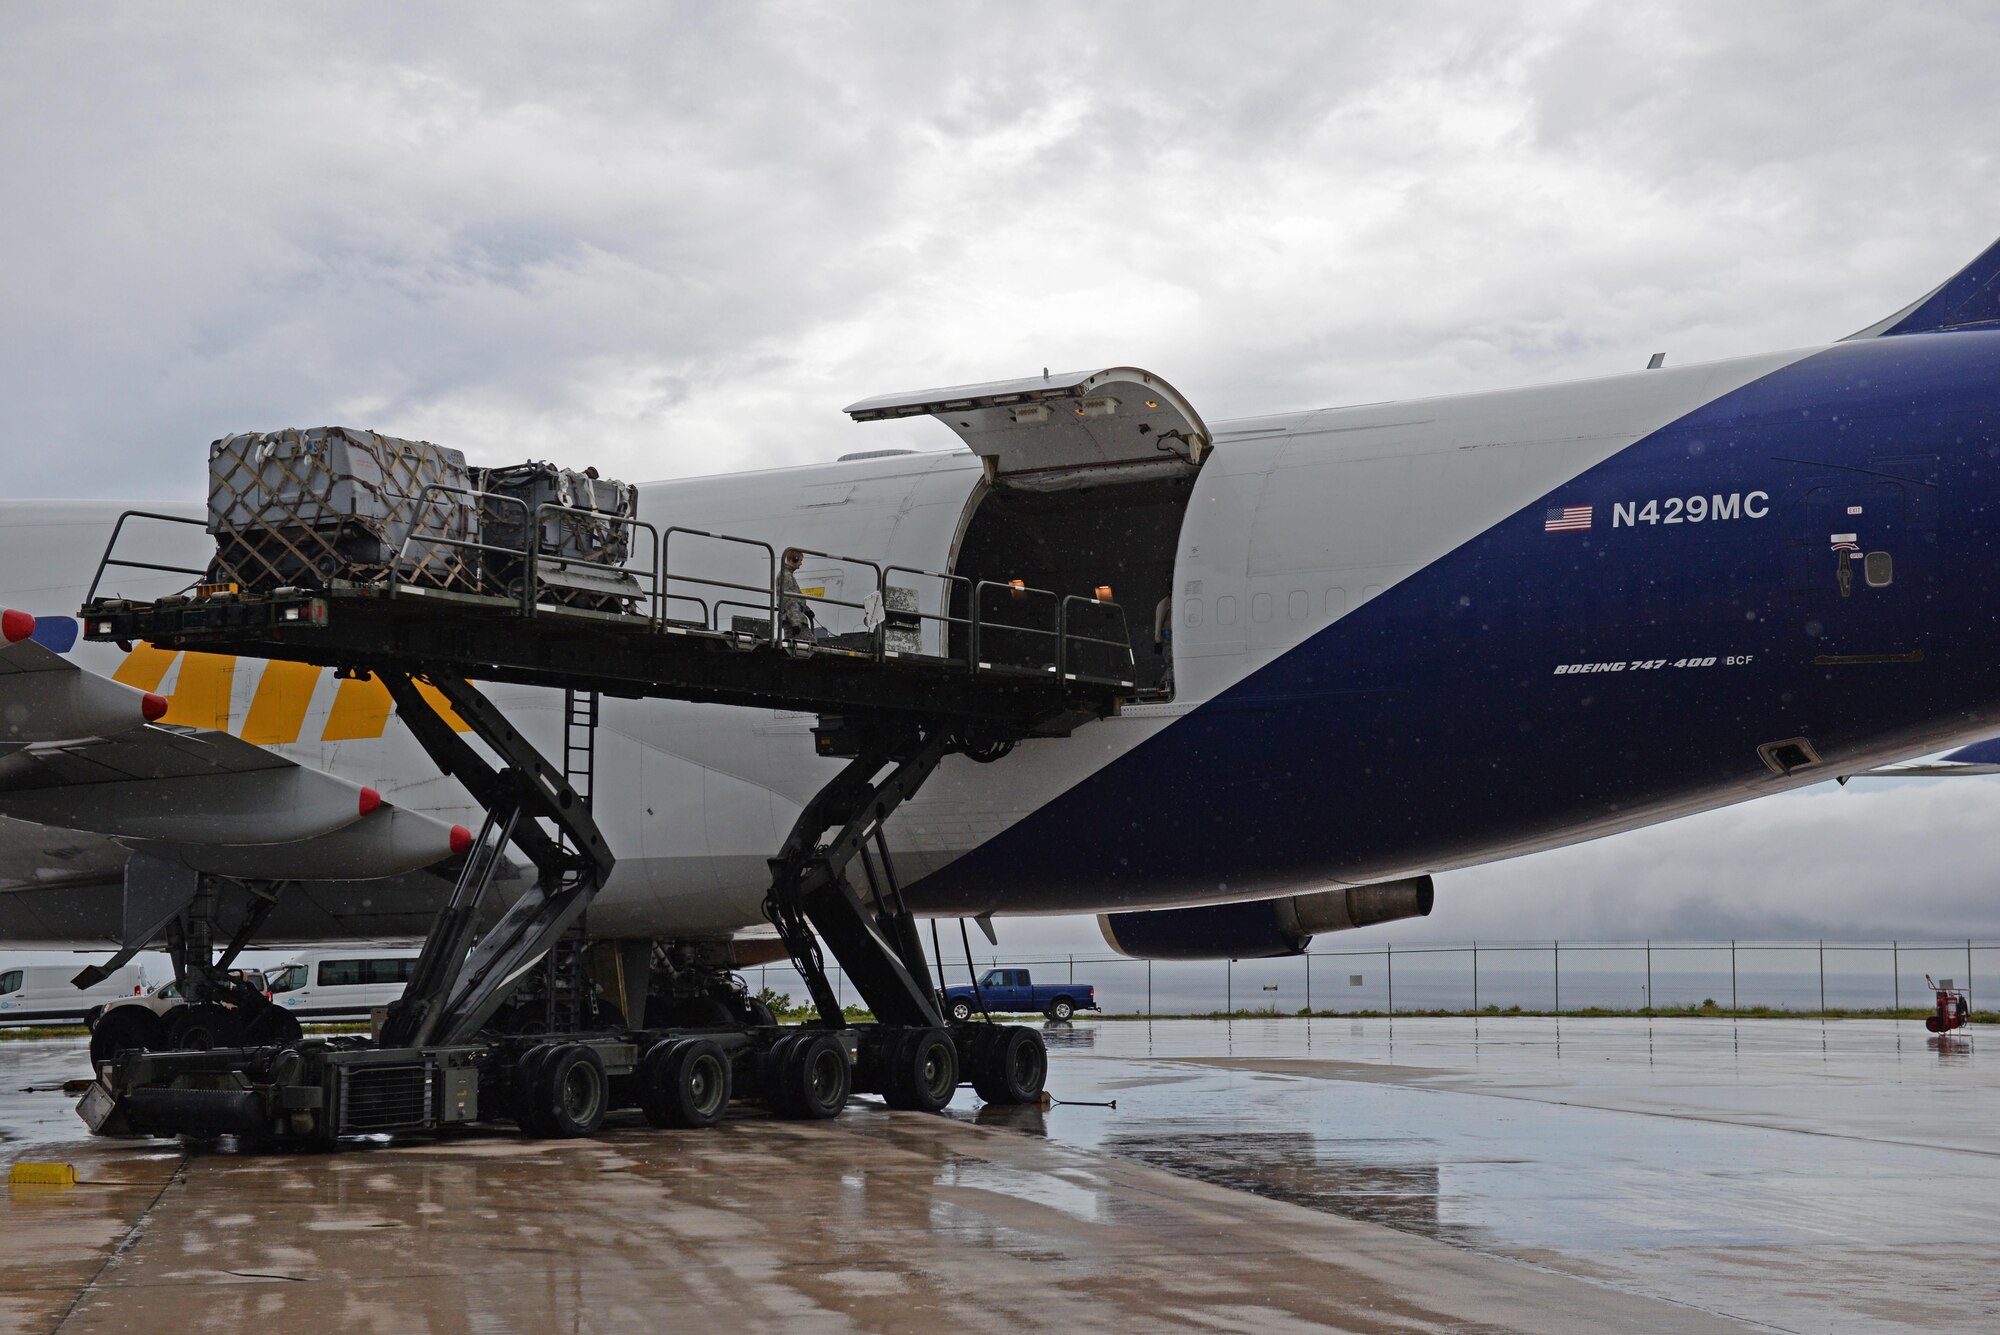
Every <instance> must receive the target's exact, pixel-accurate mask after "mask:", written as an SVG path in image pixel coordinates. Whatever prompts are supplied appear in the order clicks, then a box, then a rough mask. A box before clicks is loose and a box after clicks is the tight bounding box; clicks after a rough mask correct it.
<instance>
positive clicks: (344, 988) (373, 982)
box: [264, 946, 417, 1020]
mask: <svg viewBox="0 0 2000 1335" xmlns="http://www.w3.org/2000/svg"><path fill="white" fill-rule="evenodd" d="M416 968H417V951H416V950H415V948H414V947H408V946H405V947H403V948H402V949H399V950H398V949H388V950H354V949H349V950H338V949H336V950H315V951H313V952H311V953H310V954H305V955H300V956H299V957H298V958H296V959H294V960H292V961H291V962H290V963H287V964H281V965H279V966H278V967H277V968H275V969H266V970H264V977H265V978H266V979H267V980H269V982H270V985H271V1000H272V1001H273V1002H275V1003H276V1004H277V1005H280V1006H283V1007H284V1008H285V1009H286V1010H288V1011H290V1012H291V1013H292V1014H294V1015H296V1016H298V1017H299V1018H300V1019H301V1020H365V1019H367V1018H368V1013H369V1012H370V1011H372V1010H374V1009H375V1007H377V1006H386V1005H388V1004H389V1003H390V1002H392V1001H395V1000H397V999H398V998H400V997H401V996H402V995H403V988H404V987H405V986H407V985H408V983H409V981H410V975H411V974H413V973H415V972H416Z"/></svg>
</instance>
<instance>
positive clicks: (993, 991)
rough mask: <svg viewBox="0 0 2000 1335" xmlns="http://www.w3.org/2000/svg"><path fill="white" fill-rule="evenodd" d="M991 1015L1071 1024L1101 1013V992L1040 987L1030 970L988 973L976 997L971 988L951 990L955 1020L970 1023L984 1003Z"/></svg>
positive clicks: (947, 1000)
mask: <svg viewBox="0 0 2000 1335" xmlns="http://www.w3.org/2000/svg"><path fill="white" fill-rule="evenodd" d="M982 998H983V999H984V1000H985V1002H986V1009H987V1010H989V1011H1040V1012H1041V1013H1042V1014H1044V1015H1046V1016H1048V1017H1049V1018H1050V1019H1051V1020H1067V1019H1068V1018H1069V1017H1070V1016H1072V1015H1074V1014H1076V1013H1077V1012H1078V1011H1094V1010H1098V1009H1100V1008H1099V1006H1098V1004H1097V989H1096V988H1094V987H1092V986H1091V985H1090V984H1088V983H1036V982H1034V981H1032V980H1031V979H1029V977H1028V971H1027V970H1026V969H988V970H987V971H986V972H985V973H984V974H982V975H980V978H979V992H978V995H977V996H975V995H974V994H973V990H972V989H971V988H970V987H947V988H946V989H945V990H944V1004H945V1008H946V1009H947V1010H949V1011H950V1012H951V1018H952V1019H954V1020H969V1019H971V1018H972V1017H973V1016H974V1015H975V1014H977V1013H978V1011H979V1003H980V1000H981V999H982Z"/></svg>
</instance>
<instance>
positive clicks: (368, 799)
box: [361, 788, 382, 816]
mask: <svg viewBox="0 0 2000 1335" xmlns="http://www.w3.org/2000/svg"><path fill="white" fill-rule="evenodd" d="M381 805H382V794H380V793H378V792H376V791H375V790H374V789H373V788H363V789H362V790H361V814H362V815H364V816H365V815H367V814H368V813H369V812H371V811H373V810H374V809H375V808H376V807H379V806H381Z"/></svg>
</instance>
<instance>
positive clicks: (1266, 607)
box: [1250, 593, 1271, 622]
mask: <svg viewBox="0 0 2000 1335" xmlns="http://www.w3.org/2000/svg"><path fill="white" fill-rule="evenodd" d="M1250 619H1251V620H1252V621H1259V622H1262V621H1269V620H1270V619H1271V595H1270V594H1268V593H1260V594H1258V595H1257V596H1256V597H1255V598H1252V599H1251V600H1250Z"/></svg>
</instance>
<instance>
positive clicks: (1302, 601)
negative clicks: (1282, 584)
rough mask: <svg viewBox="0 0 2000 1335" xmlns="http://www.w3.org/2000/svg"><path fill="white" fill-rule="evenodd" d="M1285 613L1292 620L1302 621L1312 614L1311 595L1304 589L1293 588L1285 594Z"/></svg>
mask: <svg viewBox="0 0 2000 1335" xmlns="http://www.w3.org/2000/svg"><path fill="white" fill-rule="evenodd" d="M1285 615H1286V616H1288V617H1290V618H1291V619H1292V620H1294V621H1304V620H1305V619H1306V618H1307V617H1309V616H1311V615H1312V595H1311V594H1309V593H1307V592H1306V591H1305V590H1304V589H1293V590H1292V591H1291V592H1290V593H1288V594H1286V595H1285Z"/></svg>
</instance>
